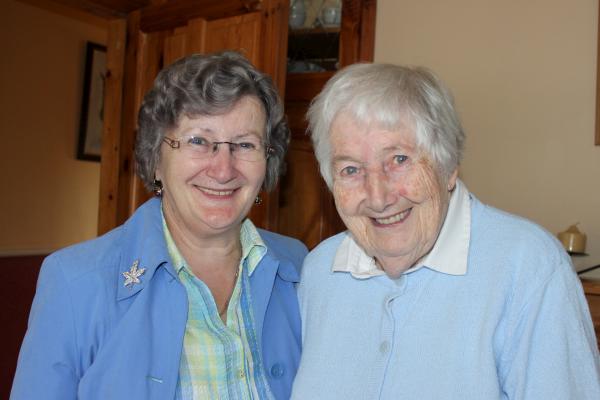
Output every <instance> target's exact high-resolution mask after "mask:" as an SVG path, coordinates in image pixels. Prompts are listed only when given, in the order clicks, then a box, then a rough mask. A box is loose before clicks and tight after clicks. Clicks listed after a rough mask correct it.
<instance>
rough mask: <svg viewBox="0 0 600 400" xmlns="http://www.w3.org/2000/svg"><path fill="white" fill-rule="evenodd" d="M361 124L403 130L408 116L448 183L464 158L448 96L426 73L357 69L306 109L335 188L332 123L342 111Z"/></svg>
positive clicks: (325, 173) (419, 141) (333, 81)
mask: <svg viewBox="0 0 600 400" xmlns="http://www.w3.org/2000/svg"><path fill="white" fill-rule="evenodd" d="M342 111H343V112H344V113H349V114H350V115H351V116H353V117H354V118H356V119H357V120H358V121H359V122H361V123H365V124H370V123H376V124H379V125H381V126H382V127H384V128H386V129H395V128H399V127H400V126H401V125H402V124H403V123H405V122H406V118H407V116H408V117H409V118H410V119H411V120H412V122H413V123H414V127H415V132H414V133H415V141H416V145H417V147H418V148H419V149H420V150H421V151H423V152H424V153H425V154H426V155H428V156H429V157H430V159H431V161H433V162H434V163H435V164H436V166H437V167H438V168H439V169H440V170H441V173H442V174H443V175H444V177H445V178H446V179H447V178H448V177H449V176H450V174H452V173H453V172H454V171H455V170H456V168H457V167H458V165H459V163H460V160H461V158H462V153H463V147H464V141H465V134H464V132H463V129H462V126H461V123H460V120H459V118H458V114H457V112H456V110H455V109H454V101H453V99H452V95H451V94H450V91H449V90H448V89H447V88H446V87H445V86H444V85H443V84H442V83H441V81H439V80H438V79H437V78H436V77H435V75H434V74H433V73H432V72H431V71H429V70H427V69H426V68H422V67H416V68H410V67H403V66H398V65H391V64H366V63H365V64H354V65H351V66H348V67H346V68H344V69H342V70H340V71H339V72H337V73H336V74H335V75H334V76H333V78H331V79H330V80H329V82H327V84H326V85H325V87H324V88H323V90H322V91H321V93H320V94H319V95H318V96H317V97H316V98H315V99H314V100H313V101H312V103H311V105H310V108H309V110H308V114H307V117H308V122H309V131H310V134H311V138H312V142H313V146H314V149H315V155H316V157H317V161H318V162H319V167H320V170H321V175H322V176H323V179H324V180H325V182H326V183H327V186H328V187H329V188H330V189H331V187H332V184H333V181H332V173H331V144H330V141H329V135H330V129H331V124H332V123H333V121H334V119H335V118H336V116H337V115H338V114H339V113H340V112H342Z"/></svg>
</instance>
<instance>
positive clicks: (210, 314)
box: [163, 217, 273, 400]
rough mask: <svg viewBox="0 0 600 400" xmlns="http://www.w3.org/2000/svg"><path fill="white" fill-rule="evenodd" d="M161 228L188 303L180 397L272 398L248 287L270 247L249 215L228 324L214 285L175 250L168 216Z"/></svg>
mask: <svg viewBox="0 0 600 400" xmlns="http://www.w3.org/2000/svg"><path fill="white" fill-rule="evenodd" d="M163 230H164V234H165V240H166V242H167V248H168V251H169V254H170V256H171V259H172V261H173V266H174V267H175V270H176V271H177V273H178V276H179V279H180V281H181V283H182V284H183V286H184V287H185V289H186V291H187V296H188V304H189V306H188V307H189V309H188V320H187V325H186V328H185V337H184V341H183V351H182V355H181V363H180V368H179V382H178V384H177V392H176V398H177V399H181V400H188V399H219V400H228V399H229V400H233V399H271V398H273V396H272V394H271V392H270V390H269V386H268V383H267V379H266V376H265V372H264V369H263V367H262V357H261V353H260V345H259V343H258V342H257V335H256V332H255V329H254V322H253V321H254V318H253V315H252V306H251V304H252V303H251V296H250V286H249V276H250V275H252V273H253V272H254V270H255V269H256V267H257V266H258V264H259V262H260V260H261V259H262V258H263V256H264V255H265V253H266V251H267V248H266V246H265V244H264V242H263V241H262V239H261V237H260V235H259V234H258V231H257V230H256V228H255V227H254V225H253V224H252V222H251V221H250V220H248V219H247V220H245V221H244V223H243V224H242V228H241V232H240V241H241V244H242V259H241V261H240V265H239V272H238V279H237V282H236V284H235V288H234V289H233V294H232V295H231V300H230V302H229V306H228V309H227V324H224V323H223V321H222V320H221V318H220V316H219V311H218V310H217V306H216V304H215V301H214V298H213V296H212V294H211V292H210V290H209V289H208V287H207V286H206V285H205V284H204V282H202V281H201V280H200V279H198V278H197V277H196V276H194V274H193V273H192V272H191V270H190V269H189V267H188V265H187V263H186V261H185V260H184V259H183V257H182V256H181V254H180V253H179V251H178V250H177V246H176V245H175V243H174V242H173V238H172V237H171V234H170V233H169V229H168V228H167V225H166V222H165V220H164V217H163Z"/></svg>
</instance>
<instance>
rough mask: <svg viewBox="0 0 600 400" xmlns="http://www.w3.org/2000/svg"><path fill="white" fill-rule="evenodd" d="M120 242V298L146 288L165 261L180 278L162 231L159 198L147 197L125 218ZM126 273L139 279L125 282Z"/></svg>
mask: <svg viewBox="0 0 600 400" xmlns="http://www.w3.org/2000/svg"><path fill="white" fill-rule="evenodd" d="M120 246H121V251H120V253H121V258H120V260H119V277H118V279H119V283H118V288H117V300H123V299H125V298H128V297H130V296H133V295H134V294H136V293H138V292H139V291H140V290H142V289H144V288H145V287H146V286H147V285H148V283H149V282H150V280H151V279H152V277H153V276H154V273H155V272H156V269H157V268H158V267H160V266H162V265H165V267H166V269H167V271H168V272H169V273H170V274H171V276H172V277H173V279H177V275H176V273H175V271H174V269H173V266H172V265H171V259H170V257H169V253H168V251H167V247H166V244H165V239H164V235H163V231H162V224H161V215H160V199H157V198H153V199H150V200H148V201H147V202H146V203H144V204H142V205H141V206H140V207H139V208H138V209H137V210H136V212H135V213H134V214H133V215H132V216H131V218H129V220H127V221H126V222H125V224H124V225H123V226H122V238H121V243H120ZM134 266H136V267H137V268H134ZM127 275H129V276H137V278H138V280H139V283H138V282H137V281H135V282H133V283H132V284H130V285H128V286H125V282H126V279H127Z"/></svg>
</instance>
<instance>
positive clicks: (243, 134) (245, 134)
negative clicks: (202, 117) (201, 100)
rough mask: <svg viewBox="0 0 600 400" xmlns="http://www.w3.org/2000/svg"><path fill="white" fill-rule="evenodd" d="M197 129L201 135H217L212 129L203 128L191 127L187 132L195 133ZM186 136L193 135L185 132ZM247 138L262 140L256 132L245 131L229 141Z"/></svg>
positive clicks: (261, 136)
mask: <svg viewBox="0 0 600 400" xmlns="http://www.w3.org/2000/svg"><path fill="white" fill-rule="evenodd" d="M198 129H199V130H200V131H202V133H208V134H210V135H212V136H216V135H217V132H215V131H214V130H213V129H211V128H205V127H193V128H191V129H189V130H188V132H190V131H192V132H193V131H196V130H198ZM186 134H188V135H192V136H193V135H194V134H193V133H187V132H186ZM248 136H256V137H257V138H259V139H263V135H261V134H260V133H258V132H256V131H247V132H244V133H240V134H237V135H234V136H233V137H231V138H230V139H242V138H245V137H248Z"/></svg>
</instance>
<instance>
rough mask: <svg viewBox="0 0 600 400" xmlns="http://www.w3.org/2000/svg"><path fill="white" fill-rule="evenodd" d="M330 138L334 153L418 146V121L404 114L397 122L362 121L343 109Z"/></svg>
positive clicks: (335, 121) (336, 118)
mask: <svg viewBox="0 0 600 400" xmlns="http://www.w3.org/2000/svg"><path fill="white" fill-rule="evenodd" d="M329 138H330V142H331V149H332V153H333V155H334V156H335V155H340V154H346V153H349V152H350V153H369V152H373V151H375V152H380V151H385V150H386V149H393V148H403V149H404V150H414V149H415V129H414V123H413V122H412V120H411V119H409V118H400V119H398V121H397V122H396V123H395V124H394V126H387V125H386V124H382V123H380V122H377V121H361V120H359V119H357V118H356V117H355V116H353V115H352V114H350V113H347V112H341V113H339V114H338V115H337V116H336V117H335V118H334V120H333V122H332V124H331V129H330V135H329Z"/></svg>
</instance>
